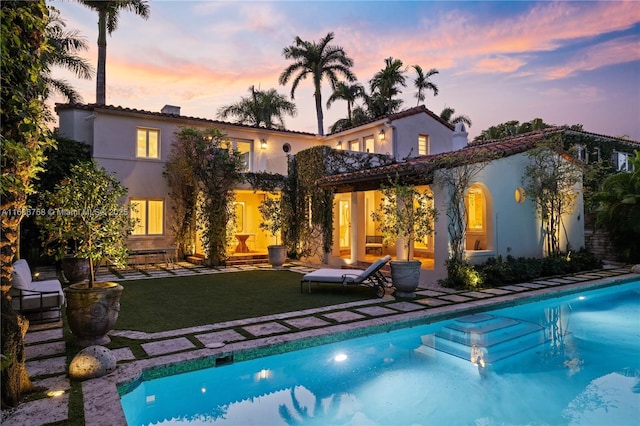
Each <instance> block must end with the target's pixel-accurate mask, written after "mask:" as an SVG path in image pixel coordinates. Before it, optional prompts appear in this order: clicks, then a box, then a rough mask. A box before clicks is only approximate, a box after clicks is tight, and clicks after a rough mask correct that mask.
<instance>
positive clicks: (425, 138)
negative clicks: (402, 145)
mask: <svg viewBox="0 0 640 426" xmlns="http://www.w3.org/2000/svg"><path fill="white" fill-rule="evenodd" d="M429 145H430V142H429V135H418V155H429V151H430V146H429Z"/></svg>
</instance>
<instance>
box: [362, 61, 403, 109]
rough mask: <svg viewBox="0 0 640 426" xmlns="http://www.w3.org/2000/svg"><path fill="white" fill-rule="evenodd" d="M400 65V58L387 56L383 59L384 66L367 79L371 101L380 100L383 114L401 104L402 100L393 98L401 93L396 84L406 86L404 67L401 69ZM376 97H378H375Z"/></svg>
mask: <svg viewBox="0 0 640 426" xmlns="http://www.w3.org/2000/svg"><path fill="white" fill-rule="evenodd" d="M402 65H403V64H402V61H401V60H400V59H393V58H392V57H389V58H387V59H385V67H384V68H383V69H381V70H380V71H378V72H377V73H376V74H375V75H374V76H373V78H372V79H371V80H370V81H369V85H370V86H371V97H372V98H374V102H373V103H374V104H375V103H376V102H377V103H379V102H380V101H382V102H383V103H384V110H385V111H384V113H385V114H391V113H392V112H395V111H397V110H398V109H399V108H400V106H401V105H402V100H399V99H396V100H394V99H393V97H394V96H397V95H399V94H400V93H402V91H401V90H400V89H399V88H398V86H402V87H407V83H406V81H405V76H404V73H405V72H406V69H402ZM376 97H377V98H378V99H375V98H376ZM394 101H395V102H394ZM376 109H378V108H376Z"/></svg>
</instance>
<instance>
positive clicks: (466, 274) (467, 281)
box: [439, 259, 483, 290]
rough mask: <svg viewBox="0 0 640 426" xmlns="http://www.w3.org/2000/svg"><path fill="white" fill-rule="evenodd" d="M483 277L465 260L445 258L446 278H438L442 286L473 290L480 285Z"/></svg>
mask: <svg viewBox="0 0 640 426" xmlns="http://www.w3.org/2000/svg"><path fill="white" fill-rule="evenodd" d="M482 282H483V277H482V274H481V273H480V272H478V271H477V270H476V269H475V268H474V267H473V265H471V264H470V263H469V262H467V261H464V260H463V261H460V260H456V259H449V260H447V278H445V279H443V280H439V284H440V285H441V286H443V287H449V288H458V289H465V288H466V289H470V290H475V289H478V288H481V287H482Z"/></svg>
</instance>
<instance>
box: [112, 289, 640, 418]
mask: <svg viewBox="0 0 640 426" xmlns="http://www.w3.org/2000/svg"><path fill="white" fill-rule="evenodd" d="M472 361H473V362H472ZM121 401H122V406H123V408H124V411H125V415H126V418H127V422H128V424H129V425H150V424H154V425H155V424H190V425H201V424H226V425H287V424H316V425H330V424H331V425H514V424H516V425H523V424H528V425H558V424H575V425H584V424H593V425H634V424H640V282H634V283H629V284H623V285H618V286H615V287H609V288H605V289H601V290H595V291H591V292H585V293H579V294H574V295H570V296H565V297H561V298H556V299H548V300H544V301H540V302H536V303H530V304H524V305H519V306H516V307H512V308H507V309H500V310H494V311H490V312H484V313H480V314H475V315H468V316H465V317H461V318H457V319H454V320H449V321H443V322H438V323H433V324H429V325H423V326H417V327H412V328H407V329H402V330H398V331H393V332H389V333H383V334H376V335H371V336H367V337H362V338H357V339H352V340H347V341H343V342H338V343H333V344H329V345H324V346H318V347H313V348H310V349H304V350H299V351H295V352H289V353H286V354H281V355H275V356H269V357H264V358H259V359H254V360H251V361H244V362H238V363H235V364H229V365H225V366H221V367H217V368H210V369H206V370H199V371H195V372H191V373H185V374H180V375H175V376H169V377H164V378H160V379H154V380H150V381H144V382H142V383H141V384H140V386H138V387H137V388H136V389H135V390H133V391H132V392H130V393H128V394H126V395H123V396H122V398H121Z"/></svg>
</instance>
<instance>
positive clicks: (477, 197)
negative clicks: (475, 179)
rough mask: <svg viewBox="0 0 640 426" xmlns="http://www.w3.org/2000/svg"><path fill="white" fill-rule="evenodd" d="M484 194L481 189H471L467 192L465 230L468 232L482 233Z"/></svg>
mask: <svg viewBox="0 0 640 426" xmlns="http://www.w3.org/2000/svg"><path fill="white" fill-rule="evenodd" d="M484 206H485V200H484V194H483V193H482V189H480V188H478V187H473V186H472V187H471V188H469V191H467V217H468V219H469V222H468V223H467V228H468V230H469V231H476V232H482V231H484Z"/></svg>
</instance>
